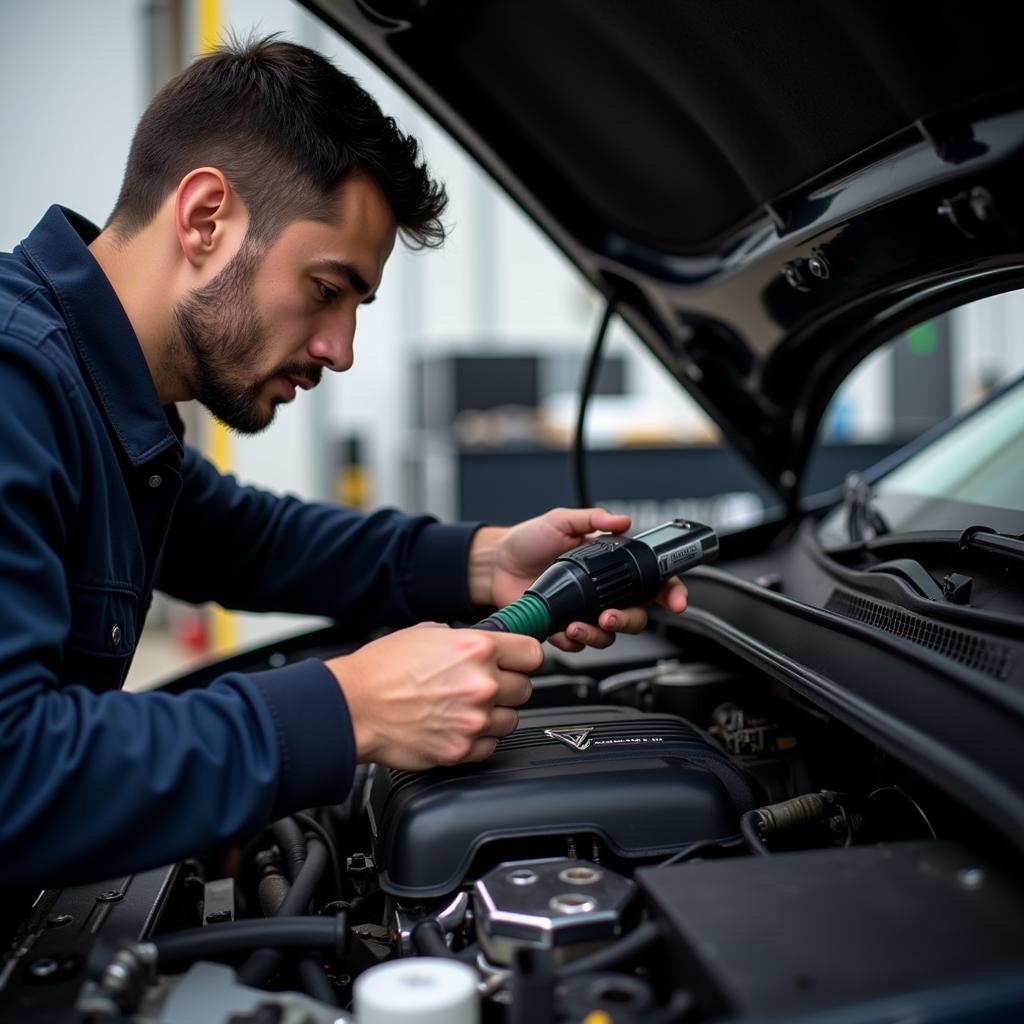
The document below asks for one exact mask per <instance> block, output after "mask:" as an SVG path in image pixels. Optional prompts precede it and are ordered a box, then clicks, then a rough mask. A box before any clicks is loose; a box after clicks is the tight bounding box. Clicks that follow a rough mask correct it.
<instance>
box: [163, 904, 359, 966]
mask: <svg viewBox="0 0 1024 1024" xmlns="http://www.w3.org/2000/svg"><path fill="white" fill-rule="evenodd" d="M152 942H153V945H154V946H156V949H157V957H158V960H159V962H160V963H161V964H163V963H166V962H168V961H171V960H186V959H193V960H202V959H203V958H204V957H219V956H225V955H227V954H229V953H244V952H245V951H246V950H248V949H260V948H262V947H264V946H278V947H280V948H282V949H296V948H298V949H307V948H309V947H313V948H315V949H333V950H335V951H337V952H338V953H339V954H340V953H343V952H344V951H345V948H346V946H347V944H348V929H347V927H346V924H345V917H344V915H342V914H338V915H336V916H335V917H312V916H309V917H274V918H270V919H269V920H252V921H227V922H225V923H224V924H218V925H214V926H213V927H209V928H189V929H186V930H185V931H182V932H172V933H171V934H169V935H161V936H158V937H157V938H155V939H153V940H152Z"/></svg>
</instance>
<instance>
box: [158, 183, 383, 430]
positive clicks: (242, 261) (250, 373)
mask: <svg viewBox="0 0 1024 1024" xmlns="http://www.w3.org/2000/svg"><path fill="white" fill-rule="evenodd" d="M338 196H339V198H338V202H337V206H336V210H335V214H334V216H333V218H332V219H331V221H330V222H329V223H326V222H320V221H312V220H300V221H294V222H292V223H291V224H289V225H288V226H287V227H286V228H285V229H284V230H283V231H282V232H281V234H280V235H278V237H277V239H276V240H275V241H274V242H273V244H272V245H270V247H269V248H267V250H266V251H265V252H264V253H263V254H262V256H261V255H260V254H259V253H258V252H257V251H256V250H255V249H254V247H253V246H252V245H251V244H250V243H249V242H244V243H243V245H242V247H241V249H240V250H239V252H238V253H237V254H236V255H235V257H234V258H233V259H232V261H231V263H229V264H228V266H226V267H225V268H224V270H223V271H221V273H220V274H218V275H217V277H215V278H214V279H213V280H212V281H211V282H210V283H209V284H208V285H206V286H204V287H203V288H199V289H196V290H195V291H193V292H192V293H191V294H190V295H189V296H188V297H187V298H186V299H185V300H184V301H183V302H182V303H181V304H180V305H179V306H178V307H177V309H176V310H175V320H176V323H177V327H178V331H179V334H180V338H181V342H182V344H183V347H184V350H185V353H184V354H185V356H186V358H187V359H188V361H189V363H190V367H189V369H190V377H191V380H190V383H191V386H192V391H193V393H194V394H195V396H196V398H198V399H199V401H200V402H202V404H203V405H205V406H206V407H207V408H208V409H209V410H210V412H212V413H213V414H214V416H216V417H217V418H218V419H219V420H222V421H223V422H224V423H226V424H227V425H228V426H229V427H232V428H233V429H235V430H237V431H239V432H240V433H243V434H255V433H257V432H259V431H261V430H263V429H264V428H265V427H267V426H268V425H269V424H270V422H271V420H273V418H274V411H275V408H276V406H277V405H279V404H280V403H281V402H290V401H291V400H292V399H293V398H294V397H295V393H296V390H297V389H299V388H311V387H314V386H315V385H316V384H318V383H319V381H320V377H321V375H322V374H323V371H324V369H325V368H326V369H329V370H337V371H342V370H347V369H348V368H349V367H350V366H351V365H352V360H353V349H352V345H353V339H354V336H355V328H356V310H357V308H358V307H359V305H360V304H362V303H364V302H367V301H371V300H372V299H373V297H374V295H375V293H376V290H377V286H378V285H379V283H380V278H381V274H382V272H383V269H384V264H385V262H386V261H387V258H388V256H390V254H391V250H392V248H393V247H394V244H395V218H394V215H393V214H392V212H391V208H390V206H389V205H388V202H387V200H386V199H385V197H384V195H383V193H382V192H381V191H380V189H379V188H377V186H376V185H374V184H373V183H372V182H370V181H369V180H367V179H366V178H363V177H355V178H352V179H350V180H348V181H346V182H345V183H344V185H342V186H341V187H340V189H339V193H338Z"/></svg>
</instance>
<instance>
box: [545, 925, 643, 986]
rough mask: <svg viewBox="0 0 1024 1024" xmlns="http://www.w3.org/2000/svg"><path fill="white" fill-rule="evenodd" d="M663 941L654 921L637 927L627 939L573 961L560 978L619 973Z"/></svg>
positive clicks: (563, 968) (564, 968)
mask: <svg viewBox="0 0 1024 1024" xmlns="http://www.w3.org/2000/svg"><path fill="white" fill-rule="evenodd" d="M660 941H661V929H660V928H659V927H658V925H656V924H655V923H654V922H653V921H644V923H643V924H640V925H637V926H636V928H634V929H633V930H632V931H631V932H630V933H629V934H628V935H627V936H625V938H622V939H619V941H618V942H613V943H612V944H611V945H610V946H605V947H604V949H599V950H597V951H596V952H594V953H589V954H587V956H583V957H580V959H579V960H573V962H572V963H571V964H567V965H566V966H565V967H562V968H561V969H560V970H559V971H558V976H559V977H560V978H572V977H575V976H576V975H577V974H587V973H588V972H590V971H617V970H621V969H622V968H623V967H628V966H633V964H634V963H635V962H636V961H637V960H639V959H640V957H641V956H643V954H644V953H646V952H647V950H648V949H649V947H651V946H653V945H655V944H656V943H658V942H660Z"/></svg>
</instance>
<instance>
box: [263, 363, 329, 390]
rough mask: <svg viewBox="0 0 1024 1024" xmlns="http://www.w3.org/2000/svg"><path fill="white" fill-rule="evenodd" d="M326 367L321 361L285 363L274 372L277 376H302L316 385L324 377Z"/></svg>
mask: <svg viewBox="0 0 1024 1024" xmlns="http://www.w3.org/2000/svg"><path fill="white" fill-rule="evenodd" d="M323 374H324V368H323V366H322V364H320V363H285V364H284V365H283V366H281V367H279V368H278V369H277V370H276V371H275V372H274V374H273V376H275V377H302V378H303V379H304V380H308V381H309V382H310V384H312V385H313V386H314V387H316V385H317V384H319V383H320V378H321V377H323Z"/></svg>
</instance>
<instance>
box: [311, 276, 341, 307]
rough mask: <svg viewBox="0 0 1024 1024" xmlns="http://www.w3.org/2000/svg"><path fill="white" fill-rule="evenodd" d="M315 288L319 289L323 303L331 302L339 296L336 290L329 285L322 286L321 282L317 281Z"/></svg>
mask: <svg viewBox="0 0 1024 1024" xmlns="http://www.w3.org/2000/svg"><path fill="white" fill-rule="evenodd" d="M316 286H317V288H319V289H320V298H321V299H323V301H324V302H333V301H334V300H335V299H336V298H337V297H338V296H339V295H340V294H341V292H340V291H339V290H338V289H337V288H332V287H331V286H330V285H329V284H324V283H323V281H317V283H316Z"/></svg>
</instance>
